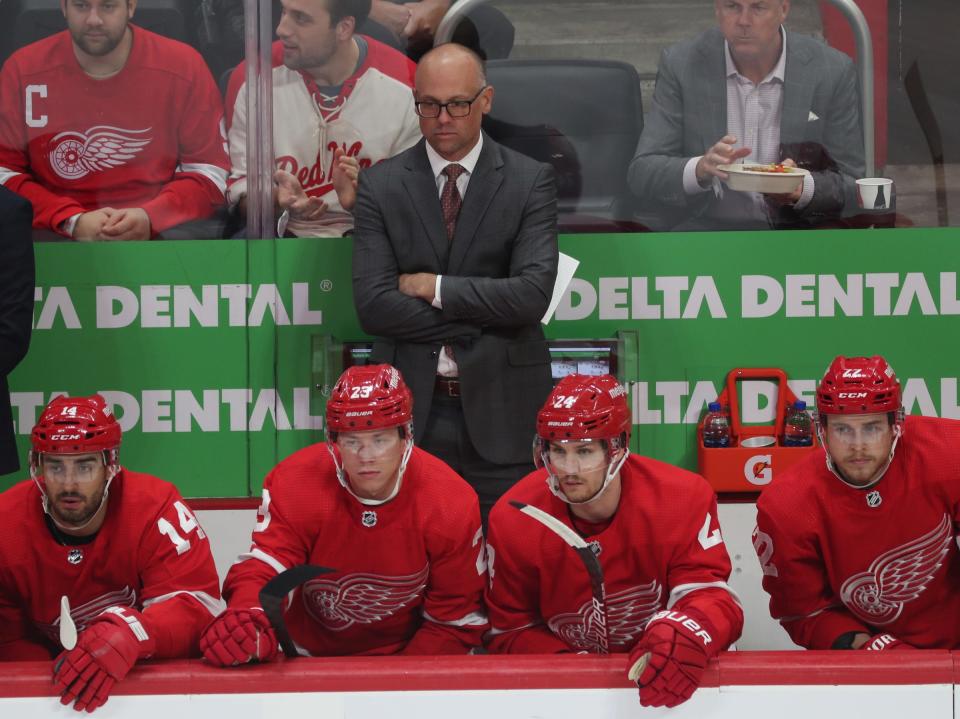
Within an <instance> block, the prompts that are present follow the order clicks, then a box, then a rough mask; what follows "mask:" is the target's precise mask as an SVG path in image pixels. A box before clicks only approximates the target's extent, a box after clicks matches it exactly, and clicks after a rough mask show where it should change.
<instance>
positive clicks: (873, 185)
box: [857, 177, 893, 210]
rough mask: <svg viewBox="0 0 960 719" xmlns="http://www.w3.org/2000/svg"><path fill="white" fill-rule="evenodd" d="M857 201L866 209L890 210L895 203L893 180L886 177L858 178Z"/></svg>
mask: <svg viewBox="0 0 960 719" xmlns="http://www.w3.org/2000/svg"><path fill="white" fill-rule="evenodd" d="M857 202H858V204H859V205H860V207H862V208H863V209H865V210H889V209H890V208H891V207H892V204H893V180H890V179H887V178H886V177H864V178H862V179H860V180H857Z"/></svg>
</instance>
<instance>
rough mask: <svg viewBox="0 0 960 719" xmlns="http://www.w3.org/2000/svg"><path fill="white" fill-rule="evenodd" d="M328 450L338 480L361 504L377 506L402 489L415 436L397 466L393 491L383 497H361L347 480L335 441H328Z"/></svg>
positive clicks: (411, 438) (410, 440)
mask: <svg viewBox="0 0 960 719" xmlns="http://www.w3.org/2000/svg"><path fill="white" fill-rule="evenodd" d="M327 451H328V452H329V453H330V456H331V457H333V466H334V467H335V468H336V471H337V480H338V481H339V482H340V485H341V486H342V487H343V488H344V489H345V490H347V492H348V493H349V494H350V496H351V497H353V498H354V499H355V500H357V501H358V502H360V504H365V505H367V506H368V507H376V506H377V505H380V504H386V503H387V502H389V501H390V500H391V499H393V498H394V497H396V496H397V493H398V492H399V491H400V485H401V484H402V483H403V473H404V472H405V471H406V469H407V462H409V461H410V454H411V452H413V436H412V434H411V437H410V439H408V440H407V446H406V448H404V450H403V457H401V459H400V466H399V467H398V468H397V481H396V483H394V485H393V491H392V492H390V494H389V495H388V496H387V497H385V498H383V499H369V498H367V497H361V496H359V495H357V493H356V492H354V491H353V490H352V489H351V488H350V482H348V481H347V475H346V473H345V472H344V471H343V465H342V464H341V463H340V458H339V457H338V456H337V453H336V451H334V449H333V442H327Z"/></svg>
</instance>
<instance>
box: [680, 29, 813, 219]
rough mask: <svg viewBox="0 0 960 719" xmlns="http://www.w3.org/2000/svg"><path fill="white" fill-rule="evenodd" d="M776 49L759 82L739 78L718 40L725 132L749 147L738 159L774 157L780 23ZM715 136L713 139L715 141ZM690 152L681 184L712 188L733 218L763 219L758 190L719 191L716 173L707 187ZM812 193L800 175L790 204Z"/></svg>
mask: <svg viewBox="0 0 960 719" xmlns="http://www.w3.org/2000/svg"><path fill="white" fill-rule="evenodd" d="M780 37H781V40H782V43H783V45H782V48H781V51H780V58H779V59H778V60H777V64H776V65H774V67H773V69H772V70H771V71H770V72H769V73H768V74H767V76H766V77H765V78H763V80H761V81H760V83H759V84H757V83H754V82H753V81H752V80H750V79H748V78H746V77H744V76H743V75H741V74H740V72H739V71H738V70H737V66H736V64H735V63H734V61H733V56H732V55H731V54H730V45H729V44H728V43H727V42H726V41H724V43H723V52H724V57H725V59H726V78H727V134H728V135H733V136H735V137H736V138H737V142H736V144H735V145H734V147H749V148H750V149H751V150H752V152H751V153H750V154H749V155H747V156H746V157H744V158H742V159H741V160H740V161H741V162H752V163H756V164H759V165H768V164H771V163H775V162H778V161H779V160H780V157H779V155H780V118H781V114H782V110H783V81H784V71H785V69H786V65H787V35H786V33H785V32H784V30H783V26H781V27H780ZM719 139H720V138H717V140H719ZM701 157H703V156H702V155H700V156H698V157H692V158H690V159H689V160H688V161H687V164H686V165H684V168H683V188H684V191H685V192H686V193H687V194H688V195H694V194H697V193H700V192H706V191H708V190H713V192H714V193H715V194H716V195H717V197H718V198H720V203H719V204H718V211H717V215H718V216H720V217H724V218H730V219H737V218H743V217H744V216H745V215H746V216H749V217H753V218H754V219H758V220H766V219H767V218H768V209H769V208H768V206H767V203H766V201H765V200H764V198H763V195H762V194H761V193H759V192H725V191H724V187H723V184H722V183H721V182H720V180H718V179H717V178H714V179H713V182H712V183H711V184H710V185H708V186H707V187H703V186H701V185H700V183H699V182H698V181H697V173H696V169H697V163H698V162H699V161H700V158H701ZM812 198H813V177H811V176H810V175H804V178H803V189H802V191H801V194H800V199H799V200H797V202H796V203H795V204H794V207H795V208H796V209H798V210H802V209H803V208H804V207H806V206H807V205H808V204H810V200H811V199H812Z"/></svg>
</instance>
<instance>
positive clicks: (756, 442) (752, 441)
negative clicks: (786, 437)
mask: <svg viewBox="0 0 960 719" xmlns="http://www.w3.org/2000/svg"><path fill="white" fill-rule="evenodd" d="M776 443H777V438H776V437H771V436H769V435H764V436H761V437H747V438H746V439H745V440H743V441H742V442H740V446H741V447H770V446H771V445H774V444H776Z"/></svg>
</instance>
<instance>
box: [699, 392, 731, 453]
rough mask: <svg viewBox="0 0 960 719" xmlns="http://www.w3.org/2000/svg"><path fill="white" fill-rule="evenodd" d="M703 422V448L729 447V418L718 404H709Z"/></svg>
mask: <svg viewBox="0 0 960 719" xmlns="http://www.w3.org/2000/svg"><path fill="white" fill-rule="evenodd" d="M707 409H708V410H709V411H708V412H707V416H706V417H705V418H704V420H703V446H704V447H729V446H730V417H729V416H727V413H726V412H724V411H723V410H722V409H721V408H720V403H719V402H711V403H710V404H709V405H708V406H707Z"/></svg>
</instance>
